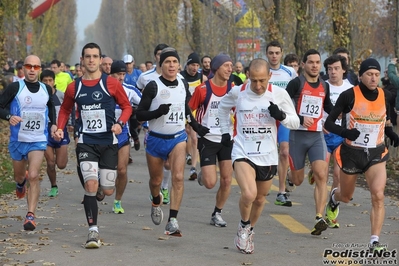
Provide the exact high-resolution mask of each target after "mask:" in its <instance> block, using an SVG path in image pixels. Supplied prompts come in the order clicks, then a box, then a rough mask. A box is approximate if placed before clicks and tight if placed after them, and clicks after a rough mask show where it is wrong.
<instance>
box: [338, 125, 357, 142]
mask: <svg viewBox="0 0 399 266" xmlns="http://www.w3.org/2000/svg"><path fill="white" fill-rule="evenodd" d="M359 135H360V131H359V130H357V128H352V129H344V130H343V131H342V133H341V137H343V138H346V139H349V140H352V141H354V140H356V139H357V138H358V137H359Z"/></svg>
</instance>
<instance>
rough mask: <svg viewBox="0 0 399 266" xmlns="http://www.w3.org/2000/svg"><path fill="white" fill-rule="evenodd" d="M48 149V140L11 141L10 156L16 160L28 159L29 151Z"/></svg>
mask: <svg viewBox="0 0 399 266" xmlns="http://www.w3.org/2000/svg"><path fill="white" fill-rule="evenodd" d="M46 149H47V141H39V142H19V141H11V142H10V143H9V144H8V151H9V152H10V156H11V158H12V159H13V160H15V161H21V160H27V159H28V153H29V152H31V151H45V150H46Z"/></svg>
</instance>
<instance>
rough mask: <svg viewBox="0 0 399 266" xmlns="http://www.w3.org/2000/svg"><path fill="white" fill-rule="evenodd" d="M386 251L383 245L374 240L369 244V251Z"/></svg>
mask: <svg viewBox="0 0 399 266" xmlns="http://www.w3.org/2000/svg"><path fill="white" fill-rule="evenodd" d="M382 250H383V251H386V250H387V248H386V246H385V245H381V244H380V242H378V241H374V242H373V244H370V253H372V254H374V252H380V251H382Z"/></svg>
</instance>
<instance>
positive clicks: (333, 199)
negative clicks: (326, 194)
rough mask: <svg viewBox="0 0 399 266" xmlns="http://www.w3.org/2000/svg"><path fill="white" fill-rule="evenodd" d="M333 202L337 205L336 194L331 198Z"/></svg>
mask: <svg viewBox="0 0 399 266" xmlns="http://www.w3.org/2000/svg"><path fill="white" fill-rule="evenodd" d="M331 199H332V202H333V203H334V204H335V205H337V203H338V202H337V201H336V200H335V193H334V194H333V195H332V196H331Z"/></svg>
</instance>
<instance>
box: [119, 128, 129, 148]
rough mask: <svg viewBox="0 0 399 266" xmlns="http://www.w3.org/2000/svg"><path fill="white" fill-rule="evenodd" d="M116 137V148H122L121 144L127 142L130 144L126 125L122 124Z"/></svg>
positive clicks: (123, 144)
mask: <svg viewBox="0 0 399 266" xmlns="http://www.w3.org/2000/svg"><path fill="white" fill-rule="evenodd" d="M116 138H117V139H118V148H119V149H120V148H122V147H123V146H125V145H127V143H129V144H130V141H129V139H130V135H129V129H128V128H127V126H124V127H123V128H122V133H121V134H119V135H117V136H116Z"/></svg>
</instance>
